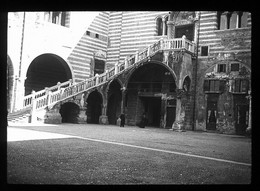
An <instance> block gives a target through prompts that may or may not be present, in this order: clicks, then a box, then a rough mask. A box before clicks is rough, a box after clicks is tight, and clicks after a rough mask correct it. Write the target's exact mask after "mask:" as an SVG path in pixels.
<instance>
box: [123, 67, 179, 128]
mask: <svg viewBox="0 0 260 191" xmlns="http://www.w3.org/2000/svg"><path fill="white" fill-rule="evenodd" d="M175 90H176V84H175V80H174V77H173V74H171V72H170V71H169V69H168V68H167V67H166V66H164V65H162V64H158V63H152V62H149V63H146V64H144V65H143V66H141V67H139V68H138V69H136V70H135V71H134V72H133V73H132V75H131V76H130V78H129V81H128V84H127V95H126V96H127V103H126V104H127V121H128V123H129V125H136V124H137V123H139V122H140V120H141V117H142V115H143V114H144V113H145V114H146V117H147V119H148V124H147V125H148V126H154V127H159V126H160V122H161V119H164V115H165V112H166V111H167V109H166V105H165V104H166V103H162V94H167V95H171V94H172V95H173V94H174V93H175ZM171 113H174V112H171ZM174 117H175V116H174Z"/></svg>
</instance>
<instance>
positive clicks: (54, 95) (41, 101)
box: [21, 38, 194, 110]
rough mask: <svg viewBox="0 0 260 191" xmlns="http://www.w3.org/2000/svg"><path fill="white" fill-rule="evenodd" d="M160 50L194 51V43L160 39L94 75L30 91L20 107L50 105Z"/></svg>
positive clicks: (97, 83)
mask: <svg viewBox="0 0 260 191" xmlns="http://www.w3.org/2000/svg"><path fill="white" fill-rule="evenodd" d="M160 50H186V51H189V52H191V53H194V43H192V42H190V41H189V40H187V39H186V38H176V39H160V40H159V41H157V42H155V43H154V44H152V45H150V46H148V47H147V48H145V49H144V50H142V51H140V52H136V54H134V55H132V56H130V57H127V58H126V59H125V61H124V62H123V63H116V64H115V67H113V68H111V69H109V70H107V71H106V72H104V73H102V74H100V75H99V74H96V76H94V77H92V78H89V79H86V80H84V81H82V82H79V83H72V80H69V81H67V82H63V83H58V84H57V85H55V86H53V87H50V88H45V89H44V90H41V91H38V92H32V94H30V95H27V96H25V97H24V99H23V108H21V109H24V108H27V107H32V109H33V110H40V109H43V108H46V107H47V106H52V105H54V104H56V103H58V102H59V101H62V100H65V99H68V98H70V97H73V96H75V95H77V94H80V93H83V92H85V91H88V90H90V89H91V88H95V87H97V86H100V85H102V84H104V83H106V82H108V81H109V80H111V79H113V78H115V77H116V76H118V75H119V74H120V73H122V72H124V71H126V70H128V69H130V68H132V67H133V66H136V65H137V64H139V63H141V61H143V60H144V59H146V58H148V57H151V56H153V55H154V54H156V53H157V52H158V51H160Z"/></svg>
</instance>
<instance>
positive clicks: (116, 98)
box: [107, 80, 122, 125]
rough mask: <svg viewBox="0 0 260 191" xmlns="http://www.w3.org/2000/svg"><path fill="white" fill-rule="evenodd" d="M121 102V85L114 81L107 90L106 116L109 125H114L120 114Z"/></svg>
mask: <svg viewBox="0 0 260 191" xmlns="http://www.w3.org/2000/svg"><path fill="white" fill-rule="evenodd" d="M121 102H122V93H121V85H120V84H119V82H118V81H117V80H114V81H113V82H111V84H110V86H109V90H108V104H107V116H108V122H109V124H114V125H115V124H116V120H117V118H118V116H119V115H120V113H121Z"/></svg>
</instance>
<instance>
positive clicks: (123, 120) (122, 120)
mask: <svg viewBox="0 0 260 191" xmlns="http://www.w3.org/2000/svg"><path fill="white" fill-rule="evenodd" d="M120 119H121V122H120V127H124V125H125V114H124V113H122V114H121V115H120Z"/></svg>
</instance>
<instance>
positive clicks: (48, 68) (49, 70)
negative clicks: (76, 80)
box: [25, 54, 72, 95]
mask: <svg viewBox="0 0 260 191" xmlns="http://www.w3.org/2000/svg"><path fill="white" fill-rule="evenodd" d="M26 77H27V79H26V80H25V95H28V94H30V93H31V92H32V90H34V91H39V90H42V89H44V88H45V87H51V86H54V85H56V84H57V82H65V81H67V80H69V79H72V72H71V70H70V68H69V66H68V64H67V63H66V62H65V61H64V60H63V59H62V58H61V57H59V56H57V55H55V54H42V55H40V56H38V57H36V58H35V59H34V60H33V61H32V62H31V64H30V66H29V68H28V70H27V74H26Z"/></svg>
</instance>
